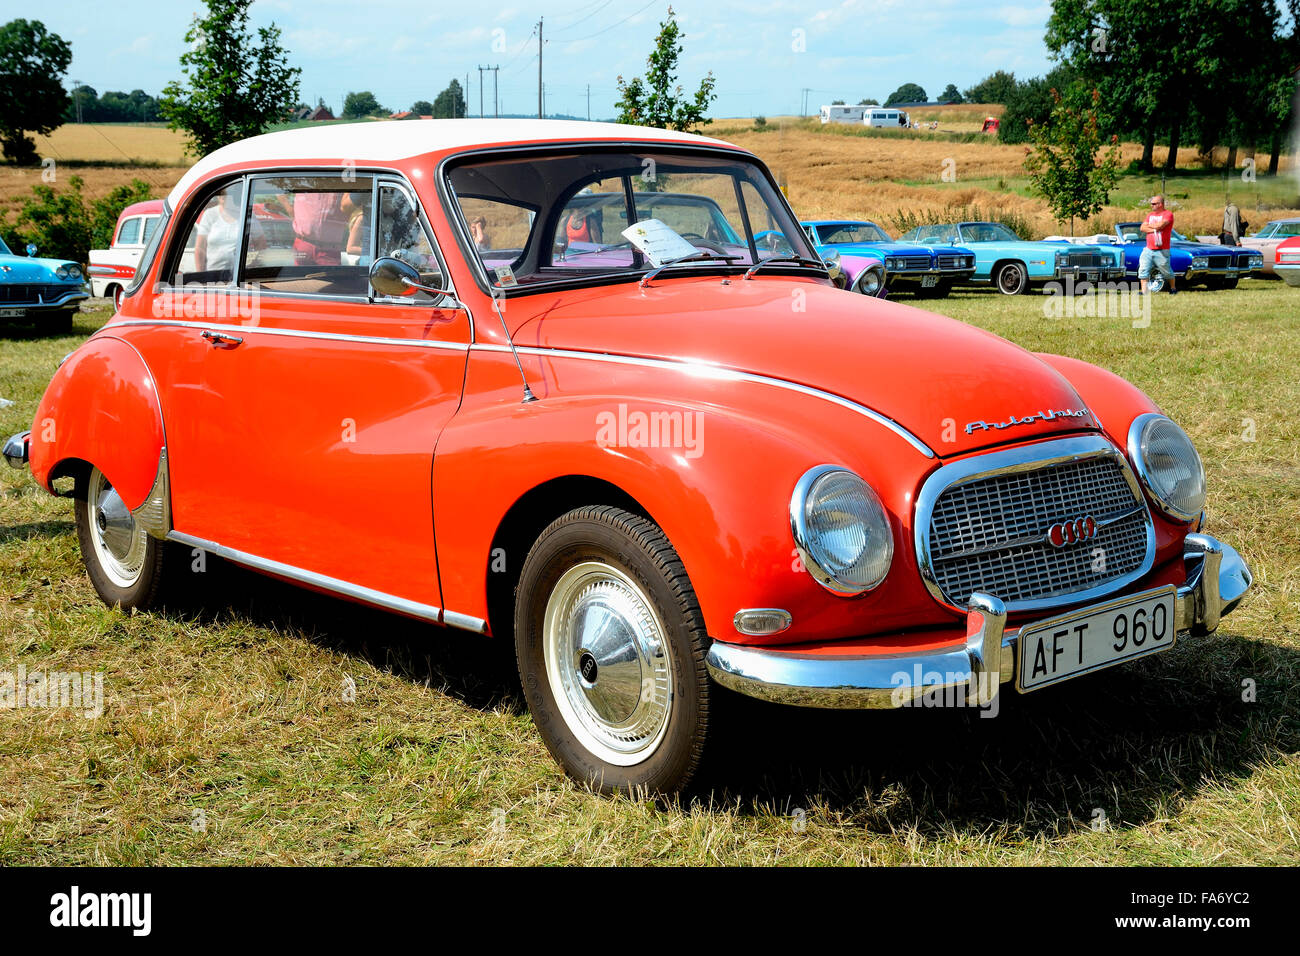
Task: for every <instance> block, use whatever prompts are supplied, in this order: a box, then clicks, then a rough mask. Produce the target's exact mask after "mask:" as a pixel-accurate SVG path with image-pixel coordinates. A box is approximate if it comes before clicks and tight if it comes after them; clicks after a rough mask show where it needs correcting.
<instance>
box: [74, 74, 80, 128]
mask: <svg viewBox="0 0 1300 956" xmlns="http://www.w3.org/2000/svg"><path fill="white" fill-rule="evenodd" d="M72 98H73V100H74V101H76V104H77V122H78V123H80V122H81V80H73V81H72Z"/></svg>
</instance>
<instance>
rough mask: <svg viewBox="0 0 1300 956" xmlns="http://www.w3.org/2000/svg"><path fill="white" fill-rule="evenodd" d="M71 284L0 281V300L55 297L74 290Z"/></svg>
mask: <svg viewBox="0 0 1300 956" xmlns="http://www.w3.org/2000/svg"><path fill="white" fill-rule="evenodd" d="M75 291H76V289H75V287H73V286H59V285H29V284H26V283H18V284H9V283H6V282H0V302H31V303H33V304H35V303H36V302H37V301H38V298H39V299H41V300H49V299H56V298H58V297H59V296H60V295H62V294H63V293H64V292H75Z"/></svg>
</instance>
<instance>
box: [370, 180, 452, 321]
mask: <svg viewBox="0 0 1300 956" xmlns="http://www.w3.org/2000/svg"><path fill="white" fill-rule="evenodd" d="M377 239H378V243H379V244H378V255H379V256H391V257H392V258H394V259H401V260H403V261H404V262H407V263H410V264H411V265H413V266H414V267H415V268H416V269H417V270H419V273H420V282H421V283H422V284H423V285H429V286H434V287H435V288H445V287H446V281H445V280H444V279H443V277H442V267H441V266H440V265H439V264H438V256H437V254H436V253H435V252H434V247H433V241H432V240H431V239H430V237H429V233H428V232H427V231H426V230H425V228H424V224H423V223H422V222H420V216H419V213H418V211H417V208H416V205H415V202H414V201H413V200H412V199H411V196H410V194H408V193H407V191H406V189H405V188H403V187H401V186H397V185H393V184H389V183H380V185H379V218H378V230H377ZM436 298H438V296H432V295H429V293H427V292H416V293H415V294H414V295H413V296H408V297H405V298H403V299H402V301H403V302H411V301H415V302H432V301H434V299H436Z"/></svg>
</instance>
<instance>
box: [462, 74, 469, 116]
mask: <svg viewBox="0 0 1300 956" xmlns="http://www.w3.org/2000/svg"><path fill="white" fill-rule="evenodd" d="M464 92H465V95H464V97H462V99H464V100H465V118H466V119H469V70H466V71H465V91H464Z"/></svg>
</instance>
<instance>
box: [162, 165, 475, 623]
mask: <svg viewBox="0 0 1300 956" xmlns="http://www.w3.org/2000/svg"><path fill="white" fill-rule="evenodd" d="M246 192H247V196H246V201H245V202H244V203H243V208H242V213H241V223H242V230H241V231H239V233H238V240H237V243H238V247H237V250H236V251H235V260H236V263H237V271H238V276H237V281H236V289H237V291H236V294H234V295H230V296H227V301H226V306H227V307H226V314H224V315H214V314H206V315H205V316H204V317H203V318H202V319H201V321H198V322H196V323H193V324H192V325H191V327H190V328H189V334H190V335H192V336H193V338H194V339H195V341H201V342H202V343H203V348H204V349H205V357H204V360H203V374H202V384H201V388H200V389H199V392H198V397H197V400H196V401H195V402H194V403H193V405H194V406H195V407H194V413H195V414H196V415H197V417H198V420H199V422H200V425H199V427H198V429H197V430H196V434H195V435H194V436H193V441H192V443H191V444H190V446H189V447H187V448H185V449H183V450H182V449H178V450H177V451H178V457H181V456H183V457H184V459H185V460H184V461H183V462H182V461H180V460H178V461H177V462H176V465H177V468H176V474H175V480H174V482H173V489H172V494H173V512H174V513H173V523H174V526H175V529H176V531H177V532H179V533H180V534H181V535H183V536H185V540H189V541H192V542H197V543H200V546H203V545H204V544H206V545H209V546H212V545H215V546H220V547H222V548H227V549H231V550H233V551H234V552H238V553H239V555H243V556H254V557H256V558H257V559H260V561H261V562H263V563H265V562H273V563H274V564H275V565H276V567H273V568H271V570H274V571H277V572H280V573H284V574H285V575H286V576H288V577H292V578H298V579H301V580H306V581H307V582H308V583H320V584H321V585H322V586H324V587H327V588H330V589H332V590H341V591H345V592H353V593H356V594H358V595H359V596H361V597H363V598H367V599H375V597H376V596H379V597H380V598H385V599H384V600H380V601H379V603H386V604H389V605H390V606H398V605H396V604H395V603H394V601H393V600H389V599H391V598H397V599H400V600H401V601H403V602H412V604H413V605H414V606H413V608H412V609H411V610H412V611H413V613H418V614H421V615H422V616H429V613H430V612H429V609H430V608H432V609H436V608H437V607H439V606H440V604H441V600H440V593H439V586H438V575H437V566H436V558H435V552H434V539H433V512H432V496H431V473H432V468H433V454H434V448H435V445H436V443H437V440H438V435H439V433H440V431H441V429H442V427H443V425H444V424H445V423H446V422H447V420H448V419H449V418H450V417H451V415H452V414H453V413H454V412H455V410H456V408H457V407H458V406H459V403H460V395H461V386H462V383H463V380H464V374H465V362H466V357H467V355H468V347H469V343H470V341H471V329H470V319H469V316H468V314H467V313H466V312H465V311H464V309H463V308H459V307H453V306H455V305H456V304H455V303H454V301H453V300H449V299H448V298H447V297H445V296H432V295H428V294H426V293H423V292H421V293H417V294H416V295H414V296H412V297H410V298H406V299H401V300H393V299H386V298H384V297H381V296H376V295H375V294H374V292H373V289H372V288H371V286H370V284H369V279H368V269H369V265H370V263H371V262H372V261H373V259H374V258H375V257H376V255H378V254H389V253H393V254H396V255H399V256H401V257H402V258H405V259H407V261H410V262H412V263H413V264H415V265H416V266H417V268H419V269H420V271H421V273H422V274H423V276H424V278H425V281H426V282H427V283H428V284H430V285H433V286H441V285H442V284H443V283H444V282H446V281H448V280H445V279H444V278H443V277H444V276H446V269H445V267H444V265H443V263H442V260H441V259H440V257H439V253H438V249H437V247H436V245H435V244H434V242H433V239H432V232H431V231H430V230H429V228H428V225H427V222H426V221H425V220H424V218H423V216H422V215H421V213H420V210H419V206H418V203H417V200H416V198H415V194H414V193H413V192H412V191H411V190H410V188H409V187H408V186H407V184H405V183H404V182H402V181H400V180H399V179H396V178H392V177H385V176H381V175H371V174H358V173H351V172H349V173H347V174H346V177H345V174H344V173H321V172H302V173H275V174H266V175H252V176H250V177H248V183H247V189H246ZM215 228H216V227H214V234H215ZM196 248H197V246H196ZM212 249H213V247H212V245H211V244H209V245H208V249H207V250H206V251H207V254H208V259H209V261H208V262H207V263H196V265H199V266H200V268H202V266H204V265H208V266H210V265H211V261H210V260H211V255H212ZM344 583H346V587H345V586H344Z"/></svg>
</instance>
